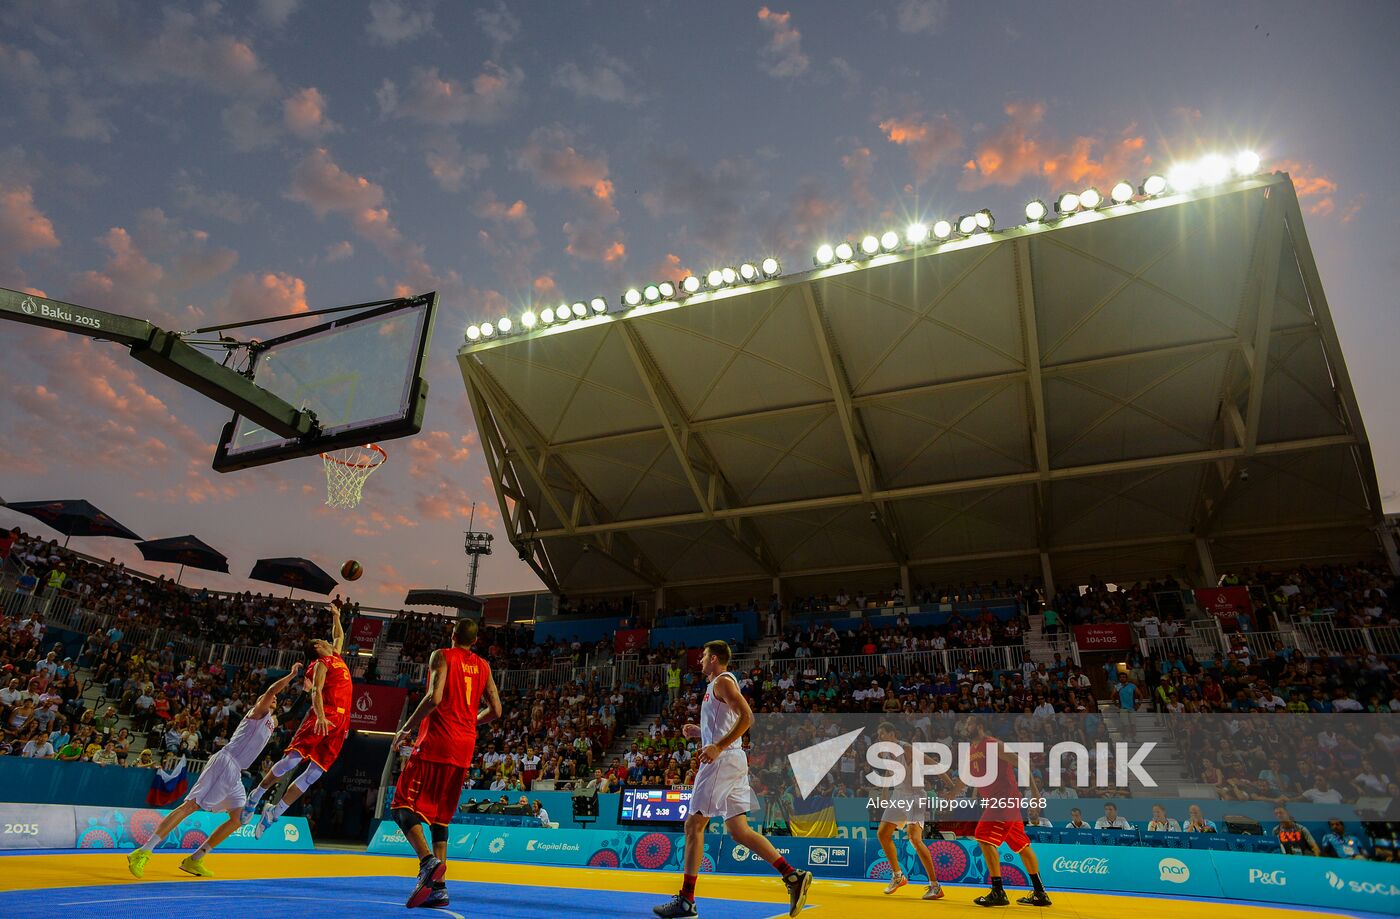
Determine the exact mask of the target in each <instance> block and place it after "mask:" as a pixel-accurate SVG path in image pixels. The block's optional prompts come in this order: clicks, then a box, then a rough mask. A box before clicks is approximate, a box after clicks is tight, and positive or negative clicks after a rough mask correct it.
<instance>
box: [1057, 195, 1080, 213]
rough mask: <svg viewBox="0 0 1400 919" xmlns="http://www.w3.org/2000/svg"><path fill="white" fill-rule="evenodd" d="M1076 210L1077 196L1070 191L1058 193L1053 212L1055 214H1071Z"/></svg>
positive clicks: (1077, 204) (1077, 208)
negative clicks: (1058, 196)
mask: <svg viewBox="0 0 1400 919" xmlns="http://www.w3.org/2000/svg"><path fill="white" fill-rule="evenodd" d="M1077 210H1079V196H1078V195H1076V194H1075V193H1074V192H1072V191H1067V192H1065V193H1064V194H1063V195H1060V198H1059V200H1058V201H1056V202H1055V213H1057V214H1073V213H1074V212H1075V211H1077Z"/></svg>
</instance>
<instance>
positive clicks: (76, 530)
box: [5, 499, 141, 546]
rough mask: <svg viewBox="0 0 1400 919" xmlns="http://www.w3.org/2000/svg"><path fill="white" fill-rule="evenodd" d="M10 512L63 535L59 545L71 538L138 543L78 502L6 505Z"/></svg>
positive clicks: (119, 526)
mask: <svg viewBox="0 0 1400 919" xmlns="http://www.w3.org/2000/svg"><path fill="white" fill-rule="evenodd" d="M5 506H6V507H8V508H9V509H10V510H12V511H19V512H20V513H21V514H28V515H29V516H31V517H33V518H35V519H37V520H42V521H43V522H44V523H47V524H48V525H49V526H51V527H53V528H54V529H55V530H58V532H60V533H62V534H63V537H64V538H63V545H65V546H67V545H68V540H69V539H70V538H72V537H74V536H115V537H116V538H117V539H140V538H141V537H140V536H137V535H136V534H135V533H133V532H131V531H130V530H128V529H127V528H126V527H124V526H122V525H121V524H120V523H117V522H116V521H115V520H113V519H112V518H111V517H108V516H107V515H106V514H104V513H103V512H102V511H100V510H98V509H97V508H95V507H93V506H92V505H91V504H90V503H88V502H87V501H83V500H81V499H78V500H70V501H17V502H14V503H11V504H6V505H5Z"/></svg>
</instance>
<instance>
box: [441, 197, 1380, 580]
mask: <svg viewBox="0 0 1400 919" xmlns="http://www.w3.org/2000/svg"><path fill="white" fill-rule="evenodd" d="M459 363H460V365H461V369H462V376H463V379H464V381H465V383H466V388H467V392H468V396H469V398H470V400H471V404H472V408H473V411H474V412H475V415H476V418H477V422H478V426H479V429H480V433H481V438H482V444H483V447H484V449H485V450H486V452H487V459H488V463H489V466H490V470H491V475H492V478H493V480H494V484H495V487H496V492H497V498H498V500H499V502H500V504H501V507H502V509H503V513H504V516H505V518H506V520H505V523H506V527H507V529H508V532H509V537H510V539H511V541H512V543H514V545H515V546H516V548H517V550H519V551H520V553H521V555H522V557H524V558H527V559H528V561H529V562H530V564H531V565H532V567H534V568H535V570H536V571H537V572H538V573H539V574H540V576H541V578H542V579H543V580H544V581H545V583H546V584H547V585H548V586H549V587H550V588H551V589H553V590H556V591H560V592H563V593H565V594H569V595H578V594H590V593H598V592H605V591H608V592H621V591H626V590H638V589H649V588H655V587H664V588H665V589H666V599H667V603H668V605H669V604H671V603H675V602H683V601H687V600H696V599H702V598H704V597H706V596H709V597H716V598H718V597H721V596H725V597H734V596H735V595H736V594H743V595H748V594H753V595H760V596H761V595H763V594H765V593H768V592H769V591H770V590H771V589H772V586H773V585H774V583H775V581H774V579H775V578H781V579H782V583H783V585H784V587H783V589H784V590H787V591H792V592H795V593H799V594H801V593H807V592H817V591H831V590H834V589H835V588H836V587H837V586H839V585H845V586H847V587H849V588H852V589H854V588H856V587H858V586H861V585H865V586H866V587H867V588H881V587H883V588H888V587H890V586H891V585H893V584H895V583H898V582H899V580H900V578H901V577H903V578H905V579H906V580H908V581H913V582H920V583H928V584H952V583H962V582H969V581H973V580H983V581H985V580H988V579H991V578H998V577H1000V578H1004V577H1012V578H1021V577H1024V576H1027V575H1030V576H1041V575H1042V574H1048V575H1050V577H1051V578H1052V579H1053V581H1054V582H1058V583H1060V584H1062V585H1063V584H1065V583H1082V582H1083V580H1084V579H1086V578H1087V577H1088V576H1089V575H1090V574H1097V575H1099V576H1101V577H1105V578H1106V579H1109V580H1113V579H1119V580H1131V579H1137V578H1143V577H1150V576H1160V575H1165V574H1174V575H1177V576H1183V575H1185V576H1188V577H1195V578H1213V576H1214V570H1213V567H1212V566H1215V567H1218V568H1219V569H1220V570H1225V569H1227V568H1234V567H1237V566H1241V565H1253V564H1255V563H1283V562H1286V561H1293V560H1297V559H1309V560H1322V559H1327V558H1333V559H1357V558H1362V557H1375V556H1377V555H1378V554H1379V544H1378V542H1377V530H1378V525H1379V524H1380V522H1381V520H1382V511H1381V503H1380V497H1379V492H1378V489H1377V486H1376V477H1375V472H1374V469H1373V466H1372V460H1371V453H1370V448H1369V446H1368V443H1367V439H1366V434H1365V430H1364V428H1363V426H1362V423H1361V416H1360V414H1359V412H1358V409H1357V403H1356V397H1355V394H1354V392H1353V390H1352V386H1351V381H1350V379H1349V377H1348V375H1347V370H1346V365H1345V363H1344V362H1343V359H1342V353H1341V349H1340V347H1339V345H1338V341H1337V334H1336V329H1335V327H1334V325H1333V322H1332V317H1331V314H1330V313H1329V311H1328V307H1327V302H1326V299H1325V297H1324V295H1323V291H1322V285H1321V282H1320V280H1319V278H1318V273H1317V266H1316V264H1315V262H1314V259H1313V253H1312V250H1311V248H1310V247H1309V245H1308V240H1307V235H1306V233H1305V231H1304V228H1303V218H1302V214H1301V212H1300V210H1299V207H1298V200H1297V197H1296V194H1295V192H1294V189H1293V185H1292V182H1291V180H1290V179H1289V178H1288V176H1287V175H1283V174H1275V175H1262V176H1257V177H1253V178H1247V179H1238V180H1234V181H1230V182H1227V183H1225V184H1222V185H1218V186H1215V187H1213V188H1210V189H1206V190H1202V191H1198V192H1194V193H1185V194H1170V195H1167V196H1165V197H1161V198H1156V199H1147V200H1142V199H1139V200H1137V201H1135V202H1133V203H1129V204H1125V205H1117V206H1110V207H1107V208H1103V209H1101V210H1099V211H1095V212H1086V213H1080V214H1076V215H1074V216H1070V217H1067V218H1065V219H1062V220H1059V221H1053V220H1052V221H1050V222H1047V223H1045V224H1039V225H1027V226H1021V227H1014V228H1010V229H1006V230H999V229H998V230H995V231H993V232H991V233H979V234H976V235H974V236H971V237H969V238H958V239H953V240H950V241H947V242H942V243H937V242H934V241H932V240H930V244H929V245H924V246H919V247H907V246H906V247H903V248H902V249H901V250H900V251H897V252H894V253H890V254H882V255H877V256H875V257H873V258H868V259H861V258H858V259H857V260H855V261H854V262H853V263H849V264H840V263H838V264H835V265H832V266H830V267H825V268H820V269H818V270H814V271H810V272H806V273H803V274H798V275H793V276H785V277H780V278H777V279H775V280H771V281H764V282H761V283H756V284H752V285H749V286H743V287H738V288H731V289H724V290H718V291H709V292H703V293H699V294H697V295H694V296H691V297H689V298H686V299H683V300H680V301H672V302H662V303H658V304H655V305H642V306H639V307H637V308H631V309H629V310H627V311H626V312H619V313H611V314H607V315H592V316H590V317H589V318H586V319H581V320H579V321H574V322H570V323H568V324H565V325H559V324H555V325H554V326H548V327H542V326H536V327H535V328H534V329H532V330H529V331H525V332H521V333H520V334H516V335H506V336H495V337H492V338H489V339H483V340H479V341H476V342H471V343H468V344H467V345H466V346H465V347H463V348H462V350H461V351H460V353H459Z"/></svg>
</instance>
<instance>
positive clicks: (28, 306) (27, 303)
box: [19, 297, 39, 316]
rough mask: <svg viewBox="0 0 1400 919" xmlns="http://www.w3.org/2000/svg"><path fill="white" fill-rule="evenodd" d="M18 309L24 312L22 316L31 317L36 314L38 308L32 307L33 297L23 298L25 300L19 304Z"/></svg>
mask: <svg viewBox="0 0 1400 919" xmlns="http://www.w3.org/2000/svg"><path fill="white" fill-rule="evenodd" d="M19 308H20V309H22V310H24V314H25V315H26V316H33V315H34V314H35V313H37V312H38V311H39V308H38V307H37V306H35V305H34V298H33V297H25V298H24V299H23V300H22V301H21V302H20V304H19Z"/></svg>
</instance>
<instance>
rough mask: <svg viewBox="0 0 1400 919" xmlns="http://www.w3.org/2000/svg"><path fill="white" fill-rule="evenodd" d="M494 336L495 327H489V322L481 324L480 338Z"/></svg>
mask: <svg viewBox="0 0 1400 919" xmlns="http://www.w3.org/2000/svg"><path fill="white" fill-rule="evenodd" d="M495 334H496V327H495V326H493V325H491V323H489V322H483V323H482V324H481V337H482V338H490V337H491V336H492V335H495Z"/></svg>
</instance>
